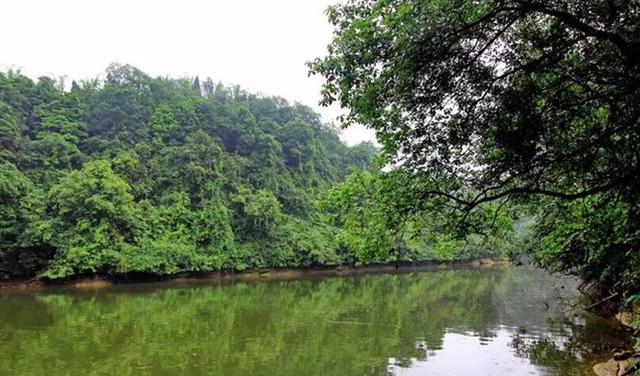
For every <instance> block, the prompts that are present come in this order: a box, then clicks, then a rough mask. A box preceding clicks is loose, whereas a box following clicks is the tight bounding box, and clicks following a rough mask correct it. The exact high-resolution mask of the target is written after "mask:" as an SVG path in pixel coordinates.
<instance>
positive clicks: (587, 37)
mask: <svg viewBox="0 0 640 376" xmlns="http://www.w3.org/2000/svg"><path fill="white" fill-rule="evenodd" d="M639 12H640V3H638V2H637V1H605V0H601V1H569V0H554V1H545V2H542V1H535V0H483V1H473V2H469V1H418V0H391V1H388V0H367V1H355V0H353V1H346V2H344V3H342V4H340V5H337V6H334V7H331V8H330V9H329V11H328V15H329V19H330V21H331V22H332V24H333V25H334V27H335V37H334V39H333V41H332V43H331V45H330V46H329V51H328V55H327V56H326V57H324V58H321V59H317V60H315V61H314V62H312V63H311V64H310V67H311V70H312V72H313V73H319V74H321V75H322V76H324V78H325V80H326V81H325V84H324V87H323V91H322V93H323V96H324V103H331V102H336V101H337V102H339V103H340V104H341V106H342V107H345V108H347V109H348V111H349V112H348V114H347V115H346V117H345V122H346V124H353V123H361V124H366V125H368V126H369V127H371V128H373V129H375V130H376V132H377V135H378V138H379V139H380V141H381V143H382V144H383V149H384V151H385V155H386V156H387V157H388V161H389V162H391V163H393V164H394V165H396V166H401V168H402V169H404V170H405V171H407V173H409V174H412V175H414V176H415V175H421V176H423V177H424V178H425V179H427V180H429V184H424V185H423V186H422V189H421V190H420V191H416V192H415V193H414V195H413V197H414V200H413V201H414V202H420V201H422V200H427V199H436V198H438V199H440V198H445V199H446V202H445V204H446V205H447V206H451V205H454V206H457V207H458V208H459V209H460V210H463V211H465V212H469V211H471V210H473V209H475V208H478V207H480V206H482V204H484V203H487V202H497V203H498V204H499V205H502V203H503V202H504V201H505V200H508V199H510V200H521V201H529V203H530V204H532V207H533V206H536V204H538V203H542V204H543V206H541V207H540V209H539V211H540V213H539V214H538V216H539V217H540V218H543V219H546V221H543V222H542V224H541V226H540V227H538V229H539V230H540V231H541V232H540V233H539V234H538V236H539V237H540V238H541V239H543V241H541V242H540V243H539V244H540V245H541V246H542V247H543V248H542V249H541V250H540V251H541V255H543V256H544V255H549V254H555V256H554V257H553V259H552V260H546V261H547V262H551V263H553V264H554V265H556V266H557V267H559V268H560V269H564V270H584V271H586V270H588V271H589V272H588V273H585V274H584V275H585V276H586V277H588V278H590V279H595V280H600V281H602V282H605V283H607V284H609V285H610V286H613V287H615V288H618V289H619V290H620V291H622V292H625V293H628V294H632V293H638V292H640V278H639V277H640V276H639V275H638V273H636V272H634V270H637V265H638V262H639V259H640V252H638V249H639V248H638V246H639V245H640V238H639V237H638V234H639V233H640V232H639V230H640V221H638V218H640V206H639V205H638V203H639V202H640V196H639V194H640V190H638V188H637V183H636V181H637V180H638V176H639V171H640V170H639V166H638V160H639V159H640V158H639V157H640V155H639V154H638V150H639V149H638V148H637V142H638V140H640V127H639V123H638V116H639V114H640V105H639V103H640V90H638V89H639V88H640V34H639V33H638V28H637V15H638V13H639ZM594 202H597V205H595V204H594ZM581 205H586V206H587V207H593V208H594V209H595V210H594V211H585V210H577V209H576V208H577V207H579V206H581ZM418 206H421V205H418ZM466 218H468V216H467V215H465V216H462V219H466ZM614 218H617V219H614ZM551 223H555V224H562V226H560V227H561V230H555V231H554V230H550V227H551V226H549V224H551ZM608 226H613V228H615V229H616V232H617V233H618V234H619V235H615V236H613V237H611V236H610V235H609V231H608V230H609V229H610V227H608ZM554 234H555V235H554ZM622 234H624V235H622ZM557 235H560V236H557ZM544 239H547V240H544ZM550 239H553V240H550ZM568 239H571V241H569V240H568ZM545 246H550V247H551V249H545ZM614 254H615V255H618V256H616V257H612V255H614ZM594 255H597V256H594ZM620 255H624V256H620ZM543 258H545V257H543ZM612 270H615V273H613V274H617V277H614V276H613V274H612V273H611V271H612ZM615 279H624V282H620V283H616V282H615Z"/></svg>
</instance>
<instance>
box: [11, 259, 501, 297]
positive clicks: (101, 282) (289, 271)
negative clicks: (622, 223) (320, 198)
mask: <svg viewBox="0 0 640 376" xmlns="http://www.w3.org/2000/svg"><path fill="white" fill-rule="evenodd" d="M510 263H511V259H509V258H504V257H493V258H480V259H469V260H454V261H421V262H413V263H398V264H370V265H362V266H349V265H337V266H331V267H310V268H261V269H246V270H242V271H235V270H223V271H219V272H212V273H195V272H194V273H180V274H173V275H152V274H135V275H134V274H121V275H112V276H105V275H96V276H85V277H79V278H74V279H66V280H45V279H21V280H20V279H18V280H5V281H0V291H7V290H26V291H38V290H46V289H51V288H60V287H65V288H77V289H99V288H106V287H110V286H113V285H117V284H120V283H137V282H145V283H153V282H169V281H189V280H211V281H221V282H222V281H235V280H238V281H255V280H288V279H296V278H304V277H313V276H319V277H320V276H332V275H348V274H365V273H384V272H393V271H403V272H410V271H412V270H417V269H424V268H430V267H431V268H442V267H451V268H453V267H494V266H497V265H506V264H510Z"/></svg>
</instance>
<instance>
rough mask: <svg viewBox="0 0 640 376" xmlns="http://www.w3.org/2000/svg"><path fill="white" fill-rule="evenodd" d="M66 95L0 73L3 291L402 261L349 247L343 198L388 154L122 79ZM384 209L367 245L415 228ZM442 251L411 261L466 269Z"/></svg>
mask: <svg viewBox="0 0 640 376" xmlns="http://www.w3.org/2000/svg"><path fill="white" fill-rule="evenodd" d="M64 88H65V85H64V84H63V83H60V82H58V81H56V80H53V79H50V78H47V77H41V78H39V79H38V80H36V81H33V80H31V79H30V78H28V77H26V76H24V75H22V74H20V73H19V72H13V71H9V72H6V73H0V146H1V147H2V148H1V150H0V177H1V179H0V214H1V217H0V277H34V276H36V277H42V278H50V279H57V278H69V277H74V276H78V275H90V274H103V275H118V274H135V273H140V274H175V273H181V272H209V271H217V270H223V269H224V270H242V269H245V268H256V267H297V266H320V265H336V264H343V263H357V264H366V263H372V262H389V261H392V260H398V259H399V256H398V255H397V254H395V253H394V249H397V248H398V245H399V244H401V242H400V240H401V239H399V238H397V237H396V238H394V239H392V240H394V241H393V242H391V241H390V242H386V243H379V242H368V243H362V244H369V245H370V246H371V247H370V248H371V249H367V250H365V249H363V248H362V246H361V243H356V242H353V241H351V240H353V239H356V238H358V237H360V238H362V237H363V234H357V232H358V231H359V229H358V228H357V227H354V226H352V225H351V224H352V222H353V221H352V220H351V216H352V215H353V213H351V212H350V210H349V207H350V205H351V204H352V203H351V202H349V200H345V198H344V196H343V195H342V194H341V193H340V192H345V193H349V194H350V192H351V191H353V189H352V188H351V185H352V183H351V182H352V181H355V180H356V179H358V176H361V175H363V174H364V175H363V176H370V180H371V181H372V182H373V181H377V180H379V179H382V178H381V177H380V175H379V168H378V167H376V166H375V165H374V163H373V160H374V158H375V156H376V155H377V153H378V150H377V148H376V146H374V145H373V144H371V143H363V144H360V145H356V146H353V147H348V146H346V145H345V144H343V143H342V142H341V141H340V139H339V137H338V135H337V132H336V130H335V129H334V128H333V127H332V126H331V125H327V124H324V123H322V121H321V119H320V116H319V115H318V114H316V113H315V112H313V111H312V110H311V109H310V108H308V107H306V106H304V105H301V104H297V103H296V104H290V103H288V102H287V101H286V100H284V99H282V98H278V97H265V96H260V95H255V94H251V93H248V92H246V91H244V90H242V89H240V88H239V87H235V86H231V87H229V86H224V85H222V84H216V83H214V82H213V81H212V80H211V79H206V80H203V81H200V79H199V78H196V79H192V78H181V79H170V78H166V77H155V78H154V77H150V76H148V75H146V74H145V73H144V72H141V71H140V70H138V69H136V68H134V67H131V66H126V65H118V64H114V65H112V66H110V67H109V68H108V69H107V71H106V74H105V75H104V79H97V80H89V81H82V82H73V83H72V84H71V86H70V88H69V90H65V89H64ZM351 174H355V175H354V176H353V177H352V178H349V179H347V176H350V175H351ZM345 179H347V180H346V181H345ZM343 182H344V185H343ZM331 192H333V193H331ZM353 192H354V194H360V193H359V192H356V191H353ZM384 209H385V210H381V209H380V208H378V207H375V206H369V207H365V208H364V210H365V216H366V218H367V220H368V221H370V222H371V223H379V224H380V226H382V227H380V226H378V227H372V228H371V229H368V231H369V232H366V233H365V234H364V235H366V234H369V235H371V234H374V233H373V232H372V231H371V230H373V229H374V228H376V229H381V231H383V233H390V232H392V231H394V229H395V226H396V225H397V226H401V225H404V224H405V219H403V220H402V222H399V223H392V222H391V221H389V220H383V218H382V216H385V215H387V214H388V213H390V212H391V210H393V208H392V207H384ZM338 217H339V218H338ZM408 221H411V219H410V218H409V219H406V223H409V222H408ZM367 236H368V235H367ZM432 246H434V245H433V244H431V243H428V244H426V245H425V244H422V243H420V244H418V243H416V247H417V248H416V249H418V248H420V249H421V250H422V252H414V253H413V254H412V255H413V256H412V257H408V256H406V255H405V256H403V260H405V261H415V260H418V259H450V258H452V257H454V258H455V256H452V254H446V255H444V254H442V255H441V256H442V257H436V256H437V255H434V254H433V253H430V252H428V251H426V250H427V249H430V247H432ZM367 247H369V246H367ZM483 251H484V252H485V253H499V252H500V250H493V249H492V250H487V249H483ZM445 256H446V257H445ZM467 256H468V255H467Z"/></svg>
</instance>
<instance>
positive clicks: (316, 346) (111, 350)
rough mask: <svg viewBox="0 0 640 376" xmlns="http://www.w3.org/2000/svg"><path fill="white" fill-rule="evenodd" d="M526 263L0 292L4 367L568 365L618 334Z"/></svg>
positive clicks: (517, 369) (561, 284)
mask: <svg viewBox="0 0 640 376" xmlns="http://www.w3.org/2000/svg"><path fill="white" fill-rule="evenodd" d="M574 296H575V282H574V281H572V280H570V279H566V278H558V277H552V276H550V275H549V274H547V273H545V272H542V271H539V270H536V269H533V268H530V267H502V268H493V269H461V270H438V271H426V272H414V273H400V274H376V275H361V276H352V277H340V278H324V279H311V280H295V281H277V282H261V283H250V282H237V283H233V284H229V285H222V286H212V285H211V284H206V283H194V284H188V285H184V284H182V285H176V284H174V285H169V286H162V287H161V288H158V286H157V285H133V286H131V285H130V286H119V287H117V288H113V289H108V290H96V291H91V292H86V291H85V292H81V291H66V292H57V293H51V292H48V293H41V294H17V293H14V294H7V293H5V294H4V295H0V369H2V373H3V374H4V375H87V374H94V375H111V374H114V373H115V374H125V375H127V374H130V375H176V374H181V375H275V374H277V375H418V374H420V375H423V374H429V375H464V374H469V375H502V374H518V375H520V374H522V375H526V374H534V375H537V374H562V375H570V374H581V372H582V370H584V369H585V367H590V364H591V363H592V362H593V361H594V360H595V359H597V358H599V357H601V356H602V355H604V356H606V354H604V353H605V352H606V351H608V349H609V347H610V346H613V344H617V343H619V341H620V338H621V335H622V333H621V332H620V331H619V330H618V329H617V328H616V327H614V326H612V325H611V324H610V323H607V322H604V321H602V320H598V319H596V318H593V317H588V316H575V315H573V314H571V313H566V312H564V311H563V309H562V307H566V304H561V303H564V302H567V301H571V300H572V299H573V298H574Z"/></svg>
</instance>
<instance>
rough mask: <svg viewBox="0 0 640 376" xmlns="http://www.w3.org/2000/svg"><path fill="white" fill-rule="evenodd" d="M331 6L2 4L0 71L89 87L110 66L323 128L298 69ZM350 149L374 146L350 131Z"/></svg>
mask: <svg viewBox="0 0 640 376" xmlns="http://www.w3.org/2000/svg"><path fill="white" fill-rule="evenodd" d="M335 2H336V0H180V1H168V0H108V1H104V0H56V1H52V0H6V1H3V2H2V3H1V4H0V11H1V12H2V13H3V15H4V16H3V17H2V22H0V35H2V36H3V38H2V43H1V47H0V51H1V53H0V70H7V69H10V68H12V69H20V70H21V71H22V73H23V74H26V75H28V76H30V77H33V78H36V77H38V76H42V75H48V76H53V77H60V76H66V77H67V79H68V80H71V79H76V80H81V79H88V78H95V77H97V76H99V75H100V74H101V73H102V72H104V70H105V68H106V67H107V66H108V65H109V64H110V63H112V62H118V63H122V64H131V65H133V66H135V67H137V68H139V69H141V70H143V71H144V72H146V73H148V74H150V75H152V76H171V77H184V76H189V77H194V76H196V75H197V76H199V77H200V79H201V80H202V79H204V78H206V77H211V78H212V79H213V80H214V81H222V82H223V83H225V84H239V85H240V86H241V87H242V88H244V89H246V90H248V91H251V92H254V93H262V94H264V95H278V96H281V97H284V98H286V99H287V100H289V101H291V102H293V101H297V102H300V103H303V104H306V105H308V106H311V107H312V108H314V109H315V110H316V111H318V112H320V114H321V115H322V117H323V119H324V121H327V122H335V118H336V116H337V115H338V114H339V113H340V111H342V110H341V109H339V108H338V107H337V106H332V107H329V108H324V107H321V106H320V105H319V104H318V102H319V100H320V94H319V93H320V87H321V84H322V80H321V78H320V77H313V76H312V77H309V76H308V69H307V67H306V65H305V62H307V61H310V60H312V59H314V58H315V57H321V56H324V55H325V54H326V46H327V44H328V43H329V42H330V40H331V35H332V30H333V29H332V27H331V25H330V24H329V22H328V21H327V18H326V15H325V13H324V11H325V9H326V8H327V6H329V5H330V4H332V3H335ZM341 137H342V139H343V140H344V141H345V142H346V143H348V144H350V145H353V144H355V143H358V142H360V141H366V140H370V141H373V140H375V136H374V134H373V132H372V131H370V130H368V129H365V128H364V127H361V126H358V127H353V128H349V129H347V130H345V131H343V133H342V135H341Z"/></svg>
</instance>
